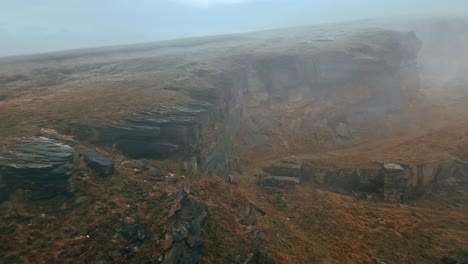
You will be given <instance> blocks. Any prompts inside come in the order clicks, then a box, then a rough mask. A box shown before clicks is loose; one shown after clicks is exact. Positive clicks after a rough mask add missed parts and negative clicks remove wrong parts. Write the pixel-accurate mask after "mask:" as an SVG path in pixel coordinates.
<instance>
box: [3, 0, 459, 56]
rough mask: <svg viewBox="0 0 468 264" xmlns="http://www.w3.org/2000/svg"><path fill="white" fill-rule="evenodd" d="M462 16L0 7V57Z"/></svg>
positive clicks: (154, 5)
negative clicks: (405, 18)
mask: <svg viewBox="0 0 468 264" xmlns="http://www.w3.org/2000/svg"><path fill="white" fill-rule="evenodd" d="M463 10H468V2H466V1H463V0H454V1H450V4H447V2H443V1H435V0H432V1H426V0H413V1H406V0H384V1H372V0H355V1H347V0H332V1H318V0H297V1H286V0H160V1H151V0H140V1H130V0H113V1H111V0H103V1H91V0H71V1H60V0H30V1H4V3H3V5H2V9H1V10H0V36H1V40H2V41H1V42H0V56H12V55H19V54H31V53H43V52H50V51H56V50H67V49H77V48H85V47H96V46H109V45H121V44H131V43H141V42H150V41H158V40H165V39H175V38H184V37H194V36H203V35H218V34H229V33H237V32H247V31H257V30H263V29H271V28H282V27H291V26H300V25H308V24H320V23H332V22H341V21H347V20H358V19H367V18H381V17H397V16H449V15H450V16H452V15H463Z"/></svg>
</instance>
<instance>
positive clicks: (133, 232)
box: [118, 221, 151, 244]
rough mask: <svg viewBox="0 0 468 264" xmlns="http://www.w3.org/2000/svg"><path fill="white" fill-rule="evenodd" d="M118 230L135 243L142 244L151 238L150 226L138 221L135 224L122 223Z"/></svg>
mask: <svg viewBox="0 0 468 264" xmlns="http://www.w3.org/2000/svg"><path fill="white" fill-rule="evenodd" d="M118 231H119V233H120V234H121V235H122V236H123V237H124V238H125V239H126V240H127V241H129V242H131V243H133V244H142V243H144V242H145V241H147V240H149V239H150V238H151V233H150V230H149V228H148V227H147V226H146V225H145V224H143V223H141V222H138V221H137V222H135V223H133V224H122V225H121V226H120V227H119V228H118Z"/></svg>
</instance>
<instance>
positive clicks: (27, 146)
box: [0, 137, 75, 200]
mask: <svg viewBox="0 0 468 264" xmlns="http://www.w3.org/2000/svg"><path fill="white" fill-rule="evenodd" d="M74 153H75V152H74V150H73V148H72V147H70V146H69V145H67V144H65V143H63V142H61V141H58V140H54V139H49V138H44V137H37V138H21V139H18V140H16V141H15V142H14V143H13V144H12V145H11V146H9V147H8V148H7V149H4V150H3V151H2V153H1V154H0V174H1V175H2V181H3V185H4V186H3V188H2V190H0V196H2V197H0V199H1V200H4V199H6V198H7V197H8V196H9V194H11V193H12V192H14V191H15V190H17V189H25V190H31V199H33V200H41V199H48V198H52V197H54V196H56V195H58V194H61V193H67V192H68V186H69V185H68V183H69V179H70V177H71V176H72V174H73V171H74V165H73V159H74Z"/></svg>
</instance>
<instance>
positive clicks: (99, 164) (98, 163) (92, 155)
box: [80, 150, 115, 176]
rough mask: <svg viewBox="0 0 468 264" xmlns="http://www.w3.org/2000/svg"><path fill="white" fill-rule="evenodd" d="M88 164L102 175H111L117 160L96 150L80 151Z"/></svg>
mask: <svg viewBox="0 0 468 264" xmlns="http://www.w3.org/2000/svg"><path fill="white" fill-rule="evenodd" d="M80 156H81V157H83V161H84V162H85V163H86V166H88V168H90V169H91V170H93V171H95V172H96V173H98V174H99V175H101V176H109V175H112V174H113V173H114V165H115V162H114V161H113V160H112V159H110V158H108V157H105V156H103V155H101V154H99V153H97V152H95V151H89V150H83V151H81V152H80Z"/></svg>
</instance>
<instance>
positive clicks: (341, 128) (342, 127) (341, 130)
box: [335, 123, 351, 138]
mask: <svg viewBox="0 0 468 264" xmlns="http://www.w3.org/2000/svg"><path fill="white" fill-rule="evenodd" d="M335 131H336V133H337V134H338V135H339V136H340V137H343V138H351V133H350V132H349V129H348V126H347V125H346V124H345V123H339V124H338V125H337V126H336V128H335Z"/></svg>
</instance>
